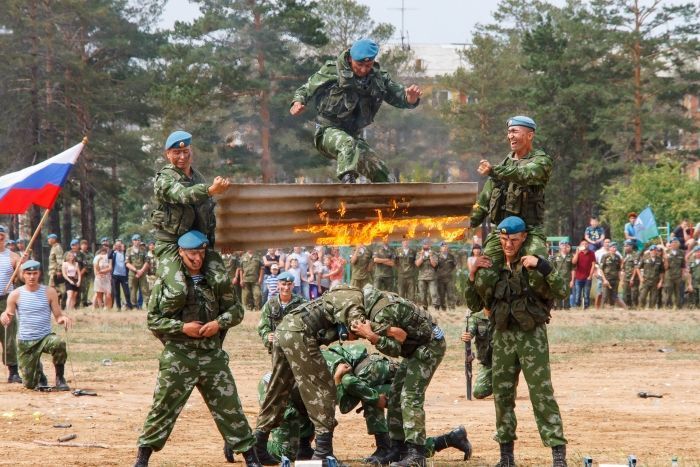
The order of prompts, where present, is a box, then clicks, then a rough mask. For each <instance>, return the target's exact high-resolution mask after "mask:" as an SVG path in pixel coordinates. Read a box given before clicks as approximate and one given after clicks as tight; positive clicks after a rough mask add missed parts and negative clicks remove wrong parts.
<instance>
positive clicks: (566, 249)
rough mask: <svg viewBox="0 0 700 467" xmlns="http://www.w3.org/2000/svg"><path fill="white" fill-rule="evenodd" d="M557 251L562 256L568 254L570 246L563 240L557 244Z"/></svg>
mask: <svg viewBox="0 0 700 467" xmlns="http://www.w3.org/2000/svg"><path fill="white" fill-rule="evenodd" d="M559 251H561V252H562V254H565V255H566V254H568V253H569V252H570V251H571V245H570V244H569V241H568V240H563V241H561V242H559Z"/></svg>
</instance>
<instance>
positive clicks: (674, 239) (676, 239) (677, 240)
mask: <svg viewBox="0 0 700 467" xmlns="http://www.w3.org/2000/svg"><path fill="white" fill-rule="evenodd" d="M671 242H680V240H679V239H678V237H671ZM669 243H670V242H669Z"/></svg>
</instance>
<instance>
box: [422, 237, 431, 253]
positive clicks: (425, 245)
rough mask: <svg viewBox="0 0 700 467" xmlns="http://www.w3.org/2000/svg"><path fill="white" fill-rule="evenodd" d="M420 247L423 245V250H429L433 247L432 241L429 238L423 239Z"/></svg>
mask: <svg viewBox="0 0 700 467" xmlns="http://www.w3.org/2000/svg"><path fill="white" fill-rule="evenodd" d="M421 245H423V250H425V251H427V250H430V247H431V246H432V245H433V241H432V240H431V239H430V238H424V239H423V241H422V242H421Z"/></svg>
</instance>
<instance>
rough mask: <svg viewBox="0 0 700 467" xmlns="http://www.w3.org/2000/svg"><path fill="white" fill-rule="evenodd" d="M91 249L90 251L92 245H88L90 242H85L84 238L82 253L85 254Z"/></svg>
mask: <svg viewBox="0 0 700 467" xmlns="http://www.w3.org/2000/svg"><path fill="white" fill-rule="evenodd" d="M89 249H90V244H89V243H88V241H87V240H85V239H84V238H83V239H82V240H80V251H82V252H83V253H85V252H86V251H88V250H89Z"/></svg>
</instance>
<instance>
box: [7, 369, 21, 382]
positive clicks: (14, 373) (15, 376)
mask: <svg viewBox="0 0 700 467" xmlns="http://www.w3.org/2000/svg"><path fill="white" fill-rule="evenodd" d="M7 370H8V371H9V373H8V375H7V382H8V383H19V384H22V378H20V376H19V371H18V370H17V365H7Z"/></svg>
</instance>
